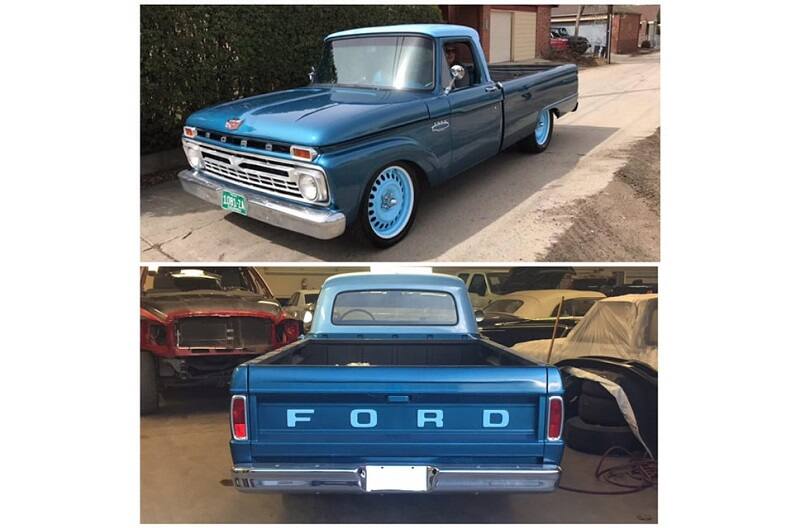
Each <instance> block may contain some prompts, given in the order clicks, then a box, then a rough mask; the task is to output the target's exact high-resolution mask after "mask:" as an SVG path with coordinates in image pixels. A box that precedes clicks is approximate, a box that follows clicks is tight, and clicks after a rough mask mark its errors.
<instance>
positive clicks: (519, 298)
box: [478, 290, 605, 346]
mask: <svg viewBox="0 0 800 528" xmlns="http://www.w3.org/2000/svg"><path fill="white" fill-rule="evenodd" d="M562 298H563V299H564V301H563V306H562V307H561V309H560V312H561V317H560V318H559V326H558V329H557V330H556V333H555V336H556V337H564V336H566V335H567V334H568V333H569V331H570V330H571V329H572V328H573V327H574V326H575V325H576V324H577V322H578V321H579V320H580V318H581V317H583V315H584V314H585V313H586V312H587V311H588V310H589V308H591V306H592V305H593V304H594V303H595V302H597V301H598V300H599V299H603V298H605V295H603V294H602V293H600V292H593V291H577V290H533V291H519V292H515V293H511V294H508V295H503V296H500V297H497V298H496V299H495V300H494V301H492V302H491V303H489V305H487V306H486V307H485V308H484V309H483V312H484V317H483V319H482V320H481V321H479V322H478V326H479V327H480V329H481V334H483V335H484V336H486V337H488V338H489V339H492V340H493V341H497V342H498V343H500V344H503V345H505V346H513V345H515V344H517V343H520V342H525V341H534V340H539V339H551V338H552V337H553V327H554V326H555V324H556V316H557V315H558V314H559V304H561V300H562Z"/></svg>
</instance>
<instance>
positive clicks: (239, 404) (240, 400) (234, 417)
mask: <svg viewBox="0 0 800 528" xmlns="http://www.w3.org/2000/svg"><path fill="white" fill-rule="evenodd" d="M231 434H232V435H233V439H234V440H247V397H246V396H241V395H236V396H233V397H232V398H231Z"/></svg>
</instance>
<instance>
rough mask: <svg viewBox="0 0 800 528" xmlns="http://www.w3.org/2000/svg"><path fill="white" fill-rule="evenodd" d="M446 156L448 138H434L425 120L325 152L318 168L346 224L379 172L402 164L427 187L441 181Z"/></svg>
mask: <svg viewBox="0 0 800 528" xmlns="http://www.w3.org/2000/svg"><path fill="white" fill-rule="evenodd" d="M449 155H450V144H449V135H448V134H438V135H437V134H434V133H433V132H432V130H431V122H430V121H429V120H426V121H423V122H420V123H414V124H413V125H408V126H405V127H402V129H395V130H392V131H390V132H387V133H385V134H381V135H380V136H373V137H370V138H368V139H362V140H359V141H358V142H355V143H352V144H349V145H347V146H344V147H339V148H336V149H334V150H331V151H329V152H326V153H325V154H324V155H323V156H321V157H320V160H319V164H320V165H322V166H324V167H325V170H326V172H327V174H328V180H329V185H330V186H331V188H332V191H331V194H332V196H333V197H334V200H335V202H336V207H337V208H338V209H339V210H340V211H341V212H342V213H344V215H345V216H346V217H347V223H348V224H350V223H352V222H355V221H356V219H357V218H358V213H359V208H360V206H361V203H362V200H363V197H364V193H365V192H366V190H367V185H368V184H369V182H370V180H371V179H372V177H373V176H374V175H375V174H376V173H377V172H378V171H379V170H380V169H381V168H383V167H385V166H387V165H389V164H391V163H397V162H404V163H406V164H407V165H410V166H411V167H412V168H415V169H416V171H415V172H417V174H416V176H417V177H418V178H420V180H421V181H418V184H421V185H423V186H428V185H432V184H435V183H436V182H438V181H440V180H441V179H442V176H441V173H442V171H443V170H444V168H445V167H446V163H447V160H448V159H449Z"/></svg>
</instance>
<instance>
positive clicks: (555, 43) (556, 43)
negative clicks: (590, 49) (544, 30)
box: [550, 29, 569, 51]
mask: <svg viewBox="0 0 800 528" xmlns="http://www.w3.org/2000/svg"><path fill="white" fill-rule="evenodd" d="M550 49H552V50H553V51H567V50H569V34H567V35H561V33H560V32H559V31H558V30H557V29H551V30H550Z"/></svg>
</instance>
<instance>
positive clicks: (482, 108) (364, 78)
mask: <svg viewBox="0 0 800 528" xmlns="http://www.w3.org/2000/svg"><path fill="white" fill-rule="evenodd" d="M309 77H310V80H311V84H310V85H309V86H307V87H303V88H298V89H294V90H285V91H280V92H274V93H269V94H265V95H258V96H254V97H248V98H245V99H240V100H238V101H233V102H228V103H223V104H219V105H217V106H213V107H210V108H206V109H203V110H200V111H198V112H195V113H194V114H192V115H190V116H189V118H188V119H187V120H186V123H185V125H186V126H185V127H184V129H183V148H184V150H185V152H186V157H187V159H188V162H189V165H190V166H191V169H187V170H184V171H182V172H181V173H180V174H179V177H180V180H181V183H182V185H183V188H184V190H185V191H187V192H189V193H191V194H193V195H195V196H198V197H200V198H202V199H204V200H206V201H208V202H211V203H213V204H215V205H217V206H220V207H222V208H223V209H226V210H230V211H235V212H237V213H240V214H243V215H247V216H250V217H252V218H256V219H258V220H260V221H262V222H266V223H268V224H272V225H275V226H278V227H282V228H285V229H289V230H292V231H297V232H300V233H305V234H307V235H310V236H313V237H316V238H320V239H331V238H335V237H337V236H339V235H341V234H342V233H344V231H345V229H346V227H347V226H348V225H356V224H360V225H361V226H362V228H363V230H364V232H365V234H366V236H367V238H368V239H369V240H370V241H371V242H372V243H373V244H375V245H376V246H378V247H389V246H391V245H393V244H396V243H397V242H398V241H400V240H401V239H402V238H403V237H404V236H405V235H406V234H407V233H408V231H409V230H410V229H411V226H412V224H413V222H414V217H415V214H416V211H417V204H418V202H419V195H420V193H421V192H422V191H423V190H424V189H426V188H428V187H432V186H435V185H438V184H441V183H443V182H445V181H447V180H448V179H450V178H452V177H453V176H455V175H457V174H459V173H461V172H463V171H465V170H467V169H469V168H470V167H473V166H475V165H477V164H478V163H480V162H482V161H484V160H486V159H488V158H490V157H492V156H494V155H495V154H497V153H498V152H500V151H501V150H504V149H507V148H510V147H512V146H519V147H520V148H522V149H523V150H525V151H528V152H533V153H536V152H541V151H543V150H545V149H546V148H547V146H548V144H549V143H550V138H551V136H552V133H553V121H554V119H555V118H558V117H560V116H562V115H564V114H566V113H568V112H571V111H574V110H576V109H577V107H578V73H577V69H576V67H575V65H573V64H564V65H548V64H545V65H527V66H525V65H493V66H489V65H487V64H486V59H485V58H484V55H483V51H482V49H481V45H480V42H479V41H478V34H477V32H476V31H474V30H473V29H471V28H468V27H463V26H454V25H445V24H435V25H402V26H387V27H375V28H362V29H355V30H351V31H342V32H339V33H334V34H332V35H329V36H328V37H327V38H326V39H325V42H324V47H323V52H322V58H321V60H320V63H319V66H318V67H317V68H315V69H314V70H312V72H311V73H310V74H309ZM476 207H477V204H476Z"/></svg>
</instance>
